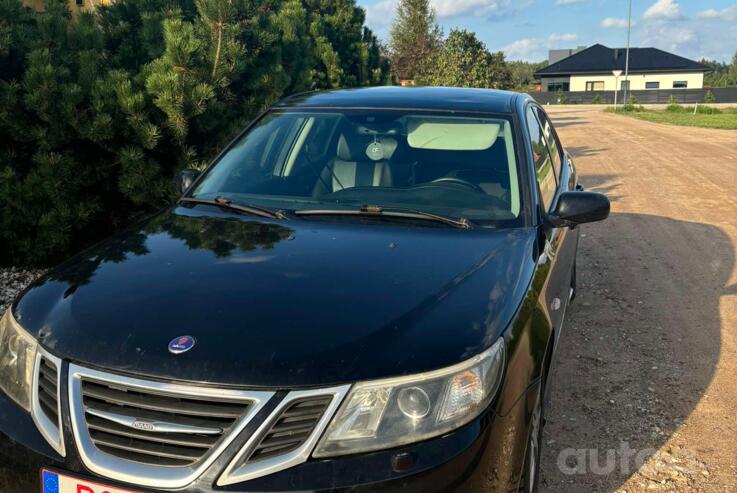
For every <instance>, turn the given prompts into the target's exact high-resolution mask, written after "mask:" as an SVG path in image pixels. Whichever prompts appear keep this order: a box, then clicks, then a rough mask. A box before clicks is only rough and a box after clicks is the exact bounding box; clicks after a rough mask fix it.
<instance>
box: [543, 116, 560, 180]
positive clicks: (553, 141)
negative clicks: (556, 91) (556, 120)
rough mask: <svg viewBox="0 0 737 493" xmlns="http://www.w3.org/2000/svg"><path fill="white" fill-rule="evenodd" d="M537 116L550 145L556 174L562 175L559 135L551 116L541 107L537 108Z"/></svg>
mask: <svg viewBox="0 0 737 493" xmlns="http://www.w3.org/2000/svg"><path fill="white" fill-rule="evenodd" d="M537 116H538V121H539V122H540V125H542V128H543V133H544V134H545V140H547V141H548V147H550V155H551V157H552V158H553V170H555V176H557V177H560V168H561V162H562V157H561V150H560V145H559V144H558V135H557V134H556V133H555V129H554V128H553V124H552V123H551V122H550V118H548V115H546V114H545V112H544V111H542V110H541V109H539V108H538V109H537Z"/></svg>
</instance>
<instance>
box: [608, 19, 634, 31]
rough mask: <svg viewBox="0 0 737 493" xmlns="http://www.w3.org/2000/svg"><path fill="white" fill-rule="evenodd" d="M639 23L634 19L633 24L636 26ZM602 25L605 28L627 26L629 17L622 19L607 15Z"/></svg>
mask: <svg viewBox="0 0 737 493" xmlns="http://www.w3.org/2000/svg"><path fill="white" fill-rule="evenodd" d="M636 24H637V23H636V22H635V21H632V26H635V25H636ZM601 27H604V28H607V29H608V28H612V27H614V28H625V27H627V19H620V18H618V17H607V18H606V19H604V20H603V21H601Z"/></svg>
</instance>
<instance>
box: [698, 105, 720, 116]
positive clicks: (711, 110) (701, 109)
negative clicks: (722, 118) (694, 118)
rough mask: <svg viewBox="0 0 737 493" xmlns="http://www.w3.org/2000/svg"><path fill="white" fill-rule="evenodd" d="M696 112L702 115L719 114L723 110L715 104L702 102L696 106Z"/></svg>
mask: <svg viewBox="0 0 737 493" xmlns="http://www.w3.org/2000/svg"><path fill="white" fill-rule="evenodd" d="M696 113H699V114H701V115H719V114H721V113H722V110H720V109H719V108H715V107H713V106H707V105H705V104H700V105H697V106H696Z"/></svg>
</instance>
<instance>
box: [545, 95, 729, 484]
mask: <svg viewBox="0 0 737 493" xmlns="http://www.w3.org/2000/svg"><path fill="white" fill-rule="evenodd" d="M549 113H550V114H551V117H552V119H553V120H554V122H555V123H556V128H558V130H559V133H560V136H561V139H562V141H563V144H564V145H565V146H566V147H567V148H568V150H569V151H570V152H571V153H572V154H573V156H574V159H575V162H576V165H577V166H578V169H579V172H580V174H581V181H582V183H583V184H584V186H585V187H586V188H587V189H588V190H594V191H600V192H603V193H606V194H607V195H609V197H610V199H611V201H612V214H611V216H610V218H609V219H608V220H607V221H606V222H604V223H600V224H594V225H590V226H587V227H585V228H583V229H582V238H581V247H580V253H579V259H578V272H579V278H578V283H579V284H578V286H579V290H578V292H579V295H578V298H577V300H576V301H575V302H574V304H573V305H572V306H571V308H570V310H569V312H568V321H567V327H566V329H565V332H564V333H563V335H562V339H561V345H560V347H559V351H558V355H557V357H556V361H555V362H554V365H555V368H554V370H553V371H554V382H555V383H554V384H553V388H552V403H551V406H550V408H549V410H548V422H547V427H546V430H545V451H544V458H543V485H542V486H543V487H542V490H543V491H551V492H586V493H588V492H592V491H605V492H615V491H617V492H619V491H627V492H629V493H632V492H639V491H708V492H712V491H718V492H726V491H728V492H734V491H737V266H736V265H735V256H736V254H737V132H735V131H724V130H706V129H699V128H689V127H675V126H666V125H660V124H654V123H649V122H644V121H639V120H635V119H630V118H627V117H623V116H617V115H612V114H607V113H603V112H601V111H600V110H599V109H592V108H572V107H557V108H555V107H552V108H551V109H550V111H549Z"/></svg>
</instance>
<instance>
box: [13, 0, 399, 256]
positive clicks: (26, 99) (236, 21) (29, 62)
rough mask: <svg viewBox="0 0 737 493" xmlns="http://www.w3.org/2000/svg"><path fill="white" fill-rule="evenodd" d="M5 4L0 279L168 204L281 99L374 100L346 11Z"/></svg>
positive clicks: (372, 74) (379, 60) (360, 40)
mask: <svg viewBox="0 0 737 493" xmlns="http://www.w3.org/2000/svg"><path fill="white" fill-rule="evenodd" d="M44 10H45V12H44V13H43V14H37V13H36V12H35V11H34V10H32V9H30V8H27V7H23V6H22V5H21V2H20V1H14V0H5V1H0V34H1V36H0V38H1V39H0V264H15V265H47V264H49V263H51V262H55V261H57V260H59V259H60V258H63V257H65V256H67V255H68V254H69V253H70V252H72V251H75V250H78V249H79V248H81V247H83V246H86V245H88V244H89V243H91V242H93V241H95V240H97V239H99V238H100V237H102V236H106V235H108V234H109V233H110V232H111V231H113V230H114V229H117V228H119V227H121V226H122V225H125V224H128V223H130V222H131V221H133V220H135V219H136V218H137V217H140V216H142V215H144V214H148V213H150V212H151V211H155V210H157V209H159V208H161V207H162V206H164V205H166V204H168V203H170V201H171V200H172V198H173V197H175V196H176V191H175V190H174V186H173V184H172V183H173V180H172V178H173V177H174V176H175V174H176V173H177V172H178V170H180V169H183V168H187V167H197V168H201V167H202V166H203V165H204V164H205V163H206V162H207V161H208V160H209V159H211V158H212V157H213V156H214V154H215V153H216V152H217V150H218V149H219V148H221V146H222V145H223V144H224V143H225V142H227V141H228V140H229V139H230V138H232V137H233V135H234V134H235V133H236V132H237V131H238V130H239V129H240V128H242V127H243V126H244V125H245V123H247V121H248V120H249V119H251V118H253V117H254V116H256V115H257V114H258V113H259V112H260V111H262V110H263V109H264V108H266V107H268V106H269V105H270V104H272V103H273V102H274V101H276V100H277V99H279V98H281V97H282V96H284V95H286V94H289V93H293V92H298V91H303V90H309V89H316V88H327V87H338V86H360V85H373V84H382V83H385V82H386V81H387V80H388V64H387V62H386V61H384V59H383V57H382V56H381V55H380V47H379V44H378V41H377V39H376V37H375V36H374V35H373V34H372V33H371V32H370V31H369V30H368V29H366V28H365V26H364V25H363V19H364V16H363V12H362V10H361V9H360V8H359V7H357V5H356V4H355V2H354V1H353V0H253V1H250V2H233V1H232V0H117V1H116V2H113V3H112V4H111V5H110V6H107V7H102V6H100V7H98V8H97V9H96V10H95V11H94V12H80V13H77V14H75V15H71V14H70V12H69V10H68V7H67V1H66V0H47V1H46V2H45V6H44Z"/></svg>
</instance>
